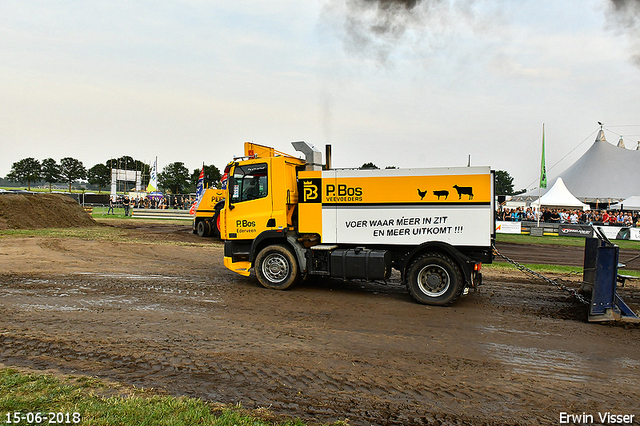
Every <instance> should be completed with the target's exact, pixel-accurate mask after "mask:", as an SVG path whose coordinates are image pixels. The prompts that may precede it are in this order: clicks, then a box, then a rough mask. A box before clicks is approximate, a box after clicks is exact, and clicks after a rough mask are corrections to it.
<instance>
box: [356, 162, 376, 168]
mask: <svg viewBox="0 0 640 426" xmlns="http://www.w3.org/2000/svg"><path fill="white" fill-rule="evenodd" d="M360 168H361V169H379V168H380V167H378V166H376V165H375V164H373V163H364V164H363V165H362V166H360Z"/></svg>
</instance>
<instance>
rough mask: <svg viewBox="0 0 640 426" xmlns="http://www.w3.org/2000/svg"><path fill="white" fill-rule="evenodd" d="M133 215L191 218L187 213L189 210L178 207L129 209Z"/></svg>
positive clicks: (148, 217)
mask: <svg viewBox="0 0 640 426" xmlns="http://www.w3.org/2000/svg"><path fill="white" fill-rule="evenodd" d="M131 215H132V216H133V217H138V218H145V219H180V220H193V216H191V215H190V214H189V210H178V209H136V208H133V209H131Z"/></svg>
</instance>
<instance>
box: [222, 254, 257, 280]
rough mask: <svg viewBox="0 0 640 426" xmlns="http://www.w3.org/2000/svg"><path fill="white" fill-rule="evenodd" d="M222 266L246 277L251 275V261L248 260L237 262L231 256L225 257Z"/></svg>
mask: <svg viewBox="0 0 640 426" xmlns="http://www.w3.org/2000/svg"><path fill="white" fill-rule="evenodd" d="M224 266H225V267H226V268H228V269H230V270H232V271H233V272H235V273H237V274H240V275H243V276H245V277H248V276H249V275H251V271H250V269H251V262H249V261H245V260H242V261H239V262H234V261H233V259H232V258H231V257H225V258H224Z"/></svg>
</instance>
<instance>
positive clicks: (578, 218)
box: [496, 206, 640, 227]
mask: <svg viewBox="0 0 640 426" xmlns="http://www.w3.org/2000/svg"><path fill="white" fill-rule="evenodd" d="M496 220H502V221H510V222H522V221H531V222H537V221H538V211H537V210H535V209H532V208H531V207H527V208H524V207H517V208H508V207H503V206H500V207H498V211H497V212H496ZM540 222H546V223H573V224H587V225H615V226H638V227H640V214H639V213H638V212H634V213H631V212H624V211H618V210H585V211H583V210H579V209H575V210H572V209H550V208H547V207H542V210H541V216H540Z"/></svg>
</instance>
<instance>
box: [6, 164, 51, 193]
mask: <svg viewBox="0 0 640 426" xmlns="http://www.w3.org/2000/svg"><path fill="white" fill-rule="evenodd" d="M41 174H42V166H41V165H40V162H39V161H38V160H36V159H35V158H33V157H29V158H24V159H22V160H20V161H16V162H15V163H13V164H12V165H11V171H10V172H9V174H8V175H7V179H9V180H10V181H12V182H20V183H26V184H27V187H28V189H29V191H31V182H35V181H37V180H39V179H40V177H41Z"/></svg>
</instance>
